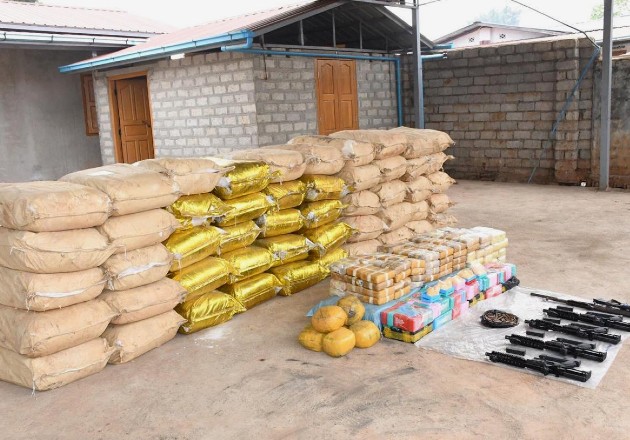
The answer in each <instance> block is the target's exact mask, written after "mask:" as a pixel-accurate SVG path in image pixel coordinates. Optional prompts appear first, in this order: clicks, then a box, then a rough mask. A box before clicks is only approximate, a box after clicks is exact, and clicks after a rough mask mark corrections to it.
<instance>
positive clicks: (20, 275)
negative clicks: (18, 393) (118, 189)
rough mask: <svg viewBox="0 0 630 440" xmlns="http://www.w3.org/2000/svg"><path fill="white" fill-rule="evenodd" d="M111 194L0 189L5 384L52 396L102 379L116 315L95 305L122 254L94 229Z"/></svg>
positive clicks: (0, 337) (43, 186)
mask: <svg viewBox="0 0 630 440" xmlns="http://www.w3.org/2000/svg"><path fill="white" fill-rule="evenodd" d="M110 211H111V202H110V200H109V198H108V197H107V195H106V194H104V193H102V192H101V191H98V190H96V189H93V188H89V187H86V186H83V185H78V184H74V183H67V182H29V183H5V184H0V225H1V227H0V279H1V280H2V283H0V379H2V380H5V381H7V382H12V383H15V384H18V385H22V386H24V387H27V388H32V389H33V390H48V389H52V388H57V387H60V386H62V385H65V384H68V383H70V382H73V381H75V380H78V379H81V378H83V377H86V376H89V375H91V374H95V373H98V372H99V371H101V370H102V369H103V368H104V367H105V365H106V364H107V360H108V359H109V357H110V355H111V354H112V352H113V350H112V349H111V348H110V347H109V345H108V344H107V341H106V340H105V339H103V338H101V336H102V334H103V332H104V331H105V329H106V328H107V325H108V324H109V322H110V320H111V319H112V318H113V317H114V316H115V312H114V311H113V310H111V308H110V307H109V306H108V305H107V303H106V302H104V301H102V300H100V299H97V297H98V296H99V295H100V294H101V292H102V291H103V288H104V287H105V284H106V282H107V278H106V275H105V273H104V271H103V270H102V269H101V268H100V267H99V265H101V264H102V263H103V262H104V261H105V260H107V259H108V258H109V257H110V256H111V255H112V253H113V252H114V251H115V250H116V249H117V247H116V245H114V244H111V243H109V242H108V240H107V237H105V236H103V235H102V234H101V233H100V232H99V231H98V230H97V229H96V228H97V227H98V226H100V225H102V224H103V223H104V222H105V221H106V220H107V218H108V215H109V213H110Z"/></svg>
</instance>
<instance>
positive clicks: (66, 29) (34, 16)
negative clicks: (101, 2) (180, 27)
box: [0, 0, 174, 36]
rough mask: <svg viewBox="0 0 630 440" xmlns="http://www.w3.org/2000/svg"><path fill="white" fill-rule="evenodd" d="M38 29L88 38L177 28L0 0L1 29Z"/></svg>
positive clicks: (107, 12)
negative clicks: (94, 35) (89, 36)
mask: <svg viewBox="0 0 630 440" xmlns="http://www.w3.org/2000/svg"><path fill="white" fill-rule="evenodd" d="M34 28H53V29H54V30H57V31H59V32H63V33H80V34H88V35H93V34H96V35H101V34H111V33H112V32H116V33H123V34H124V33H131V34H147V36H149V35H154V34H161V33H164V32H170V31H172V30H173V29H174V28H173V27H172V26H169V25H166V24H162V23H158V22H156V21H154V20H151V19H148V18H144V17H139V16H136V15H132V14H130V13H128V12H125V11H119V10H113V9H94V8H81V7H76V6H61V5H49V4H42V3H24V2H15V1H5V0H0V29H11V30H23V31H33V30H34ZM47 30H50V29H47Z"/></svg>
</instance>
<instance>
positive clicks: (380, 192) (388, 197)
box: [372, 180, 407, 208]
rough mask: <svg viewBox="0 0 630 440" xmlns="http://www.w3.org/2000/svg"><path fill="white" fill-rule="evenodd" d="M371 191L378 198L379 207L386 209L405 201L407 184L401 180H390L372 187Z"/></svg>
mask: <svg viewBox="0 0 630 440" xmlns="http://www.w3.org/2000/svg"><path fill="white" fill-rule="evenodd" d="M372 191H374V193H375V194H376V195H377V196H378V198H379V201H380V203H381V206H382V207H383V208H387V207H388V206H392V205H396V204H398V203H402V202H403V201H404V200H405V197H406V196H407V184H405V182H403V181H401V180H392V181H391V182H385V183H382V184H380V185H378V186H376V187H374V188H373V189H372Z"/></svg>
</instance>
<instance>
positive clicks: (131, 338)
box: [103, 310, 186, 364]
mask: <svg viewBox="0 0 630 440" xmlns="http://www.w3.org/2000/svg"><path fill="white" fill-rule="evenodd" d="M185 322H186V320H185V319H184V318H182V317H181V316H179V315H178V314H177V312H175V311H174V310H170V311H168V312H166V313H162V314H161V315H157V316H153V317H151V318H147V319H143V320H142V321H136V322H131V323H129V324H122V325H110V326H109V327H107V330H105V333H103V337H104V338H105V339H107V342H109V344H110V345H111V346H113V347H114V348H115V349H116V351H114V354H113V355H112V356H111V357H110V358H109V363H110V364H123V363H125V362H129V361H131V360H133V359H135V358H137V357H138V356H140V355H143V354H145V353H147V352H148V351H151V350H153V349H154V348H157V347H159V346H160V345H162V344H165V343H166V342H168V341H170V340H171V339H173V338H174V337H175V335H176V334H177V329H178V328H179V326H180V325H182V324H183V323H185Z"/></svg>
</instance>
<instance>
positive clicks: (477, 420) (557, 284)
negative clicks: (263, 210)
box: [0, 182, 630, 440]
mask: <svg viewBox="0 0 630 440" xmlns="http://www.w3.org/2000/svg"><path fill="white" fill-rule="evenodd" d="M450 194H451V195H452V198H453V199H454V201H455V202H457V205H456V206H455V207H454V208H453V209H452V213H453V214H455V215H456V216H457V217H458V218H459V219H460V225H462V226H475V225H487V226H492V227H497V228H501V229H504V230H506V231H507V233H508V237H509V239H510V247H509V249H508V258H509V260H510V261H511V262H514V263H516V264H517V265H518V271H519V278H520V279H521V281H522V285H525V286H530V287H537V288H542V289H549V290H556V291H560V292H565V293H572V294H575V295H580V296H583V297H589V298H590V297H593V296H603V297H614V298H618V299H624V300H626V301H630V291H629V290H628V284H627V276H628V273H629V272H628V265H629V263H630V258H629V257H628V249H630V234H628V231H630V194H629V193H623V192H611V193H599V192H595V191H594V190H592V189H586V188H569V187H554V186H527V185H519V184H499V183H488V182H461V183H460V184H458V185H456V186H454V187H453V188H452V190H451V191H450ZM326 290H327V283H321V284H320V285H318V286H316V287H314V288H311V289H309V290H307V291H304V292H300V293H299V294H297V295H296V296H294V297H289V298H276V299H274V300H273V301H270V302H268V303H266V304H263V305H261V306H259V307H257V308H255V309H253V310H251V311H249V312H247V313H245V314H243V315H240V316H237V317H236V318H235V319H234V320H232V321H231V322H228V323H227V324H224V325H222V326H219V327H216V328H214V329H210V330H207V331H204V332H200V333H197V334H194V335H191V336H181V335H178V337H177V338H176V339H175V340H174V341H172V342H170V343H168V344H166V345H165V346H163V347H161V348H159V349H157V350H154V351H152V352H150V353H148V354H146V355H144V356H142V357H140V358H138V359H137V360H135V361H133V362H131V363H129V364H125V365H120V366H108V367H107V368H106V369H105V370H104V371H103V372H102V373H100V374H98V375H95V376H92V377H89V378H86V379H83V380H81V381H78V382H76V383H73V384H70V385H68V386H66V387H64V388H61V389H58V390H54V391H49V392H43V393H36V394H34V395H32V394H31V392H30V391H29V390H27V389H24V388H20V387H17V386H14V385H10V384H7V383H0V414H2V428H1V429H0V437H1V438H7V439H9V438H10V439H34V438H36V439H127V438H128V439H164V440H166V439H168V440H176V439H177V440H183V439H243V438H252V437H254V438H258V439H267V438H273V439H303V438H304V439H310V438H325V439H326V438H336V439H345V438H363V439H372V438H375V439H376V438H378V439H391V438H396V439H398V440H403V439H421V438H429V439H430V438H435V439H451V438H452V439H455V438H457V439H466V438H493V439H537V440H539V439H547V438H549V439H554V440H556V439H574V438H575V439H581V438H590V439H599V438H608V439H622V438H630V434H628V432H630V418H629V417H628V412H627V411H628V409H627V408H628V407H627V403H626V402H627V396H628V395H629V394H630V380H628V375H629V373H630V367H628V365H629V364H630V349H629V348H628V347H623V348H622V349H621V351H620V354H619V356H618V357H617V359H616V360H615V363H614V364H613V366H612V368H611V369H610V371H609V372H608V374H607V376H606V377H605V378H604V380H603V381H602V383H601V384H600V385H599V387H598V388H597V389H596V390H588V389H583V388H579V387H576V386H573V385H569V384H565V383H561V382H557V381H552V380H546V379H544V378H542V377H538V376H534V375H529V374H523V373H521V372H519V371H515V370H510V369H506V368H500V367H497V366H493V365H491V364H484V363H478V362H470V361H463V360H459V359H454V358H450V357H448V356H445V355H442V354H439V353H434V352H427V351H423V350H421V349H419V348H416V347H415V346H413V345H411V344H405V343H402V342H396V341H390V340H383V341H381V342H380V343H378V344H377V345H376V346H374V347H373V348H371V349H368V350H360V349H356V350H354V351H352V352H351V353H350V354H349V355H348V356H346V357H345V358H340V359H333V358H330V357H328V356H326V355H325V354H323V353H314V352H310V351H307V350H305V349H303V348H302V347H300V345H299V344H298V343H297V340H296V338H297V334H298V333H299V331H300V330H301V329H302V327H303V326H304V325H305V324H306V323H307V319H306V318H305V317H304V314H305V313H306V311H307V310H308V309H309V308H310V307H311V306H312V305H314V304H315V303H316V302H318V301H319V300H320V299H322V298H324V297H326V296H327V292H326Z"/></svg>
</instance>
